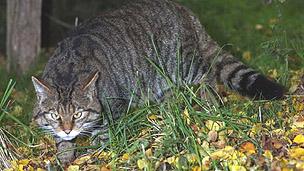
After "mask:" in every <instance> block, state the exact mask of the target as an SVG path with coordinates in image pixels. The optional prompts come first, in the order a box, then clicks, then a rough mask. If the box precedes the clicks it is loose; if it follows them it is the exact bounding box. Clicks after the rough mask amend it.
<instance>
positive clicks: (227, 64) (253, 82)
mask: <svg viewBox="0 0 304 171" xmlns="http://www.w3.org/2000/svg"><path fill="white" fill-rule="evenodd" d="M177 52H180V58H177V55H176V54H177ZM151 61H152V62H151ZM152 63H154V64H156V65H158V66H160V67H161V68H163V69H164V70H165V73H166V74H167V75H168V76H169V77H170V79H171V80H172V82H174V83H177V82H178V81H180V82H183V83H185V84H193V85H195V84H200V83H201V82H202V81H204V83H206V84H209V85H211V86H214V85H215V84H216V81H221V82H223V83H224V84H225V85H226V86H227V87H230V88H231V89H233V90H235V91H237V92H239V93H240V94H242V95H246V96H249V97H252V98H263V99H276V98H281V97H282V96H283V87H281V86H280V85H279V84H277V83H275V82H273V81H271V80H269V79H267V78H266V77H264V76H263V75H261V74H259V73H257V72H256V71H254V70H253V69H251V68H248V67H247V66H245V65H244V64H243V63H241V62H240V61H238V60H237V59H236V58H234V57H233V56H232V55H231V54H230V53H228V52H225V51H223V50H222V49H221V48H220V47H219V46H218V44H217V43H216V42H215V41H213V40H212V39H211V38H210V36H209V35H208V34H207V33H206V31H205V30H204V28H203V27H202V26H201V24H200V22H199V20H198V19H197V17H195V16H194V15H193V14H192V12H191V11H189V10H188V9H186V8H185V7H183V6H180V5H178V4H176V3H174V2H171V1H169V0H136V1H134V2H132V3H130V4H127V5H125V6H123V7H121V8H120V9H117V10H114V11H108V12H106V13H104V14H103V15H101V16H99V17H96V18H93V19H90V20H87V21H85V22H83V23H82V24H81V25H79V26H78V27H76V28H75V29H74V30H73V31H72V32H71V34H70V35H69V36H67V37H66V38H65V39H64V40H62V41H61V42H60V43H59V44H58V47H57V49H56V51H55V52H54V54H53V56H52V57H51V58H50V59H49V61H48V63H47V65H46V67H45V70H44V73H43V76H42V78H41V79H37V78H35V77H33V78H32V81H33V84H34V87H35V90H36V93H37V103H36V106H35V108H34V112H33V120H34V121H35V122H37V123H38V125H40V126H41V127H42V128H44V129H46V130H47V131H49V132H50V133H52V134H53V135H54V136H55V137H56V141H57V143H58V150H59V151H61V150H64V149H65V148H67V147H74V144H73V139H74V138H75V137H77V136H79V135H87V134H95V133H96V130H99V131H104V134H103V135H104V137H102V138H101V139H102V140H103V141H106V139H107V134H106V128H107V122H106V119H103V118H104V117H103V116H101V112H103V111H104V113H107V114H109V113H112V115H113V118H114V119H116V118H118V117H119V116H120V115H121V114H122V113H123V112H124V110H125V109H126V105H127V104H128V102H129V100H130V98H131V96H136V97H138V98H137V99H138V100H137V101H136V100H135V101H134V103H138V102H139V101H140V96H141V95H147V94H148V92H151V95H152V96H150V97H151V100H156V101H157V100H159V99H161V98H162V96H163V95H164V92H166V91H167V90H168V89H170V87H169V86H168V84H167V82H166V80H165V79H164V77H163V76H161V75H160V74H159V73H158V72H157V71H156V69H155V66H153V65H152ZM73 157H74V153H73V152H71V153H69V154H67V155H65V156H63V157H62V158H61V160H62V161H63V162H68V161H70V160H72V159H73Z"/></svg>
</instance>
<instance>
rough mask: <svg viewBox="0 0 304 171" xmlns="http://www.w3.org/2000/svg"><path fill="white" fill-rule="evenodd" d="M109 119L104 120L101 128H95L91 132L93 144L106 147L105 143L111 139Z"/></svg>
mask: <svg viewBox="0 0 304 171" xmlns="http://www.w3.org/2000/svg"><path fill="white" fill-rule="evenodd" d="M108 126H109V125H108V121H106V120H104V122H103V125H102V126H101V128H100V129H95V130H93V131H92V134H91V145H92V146H97V147H101V148H103V147H105V144H106V143H107V142H108V141H109V133H108V130H109V127H108Z"/></svg>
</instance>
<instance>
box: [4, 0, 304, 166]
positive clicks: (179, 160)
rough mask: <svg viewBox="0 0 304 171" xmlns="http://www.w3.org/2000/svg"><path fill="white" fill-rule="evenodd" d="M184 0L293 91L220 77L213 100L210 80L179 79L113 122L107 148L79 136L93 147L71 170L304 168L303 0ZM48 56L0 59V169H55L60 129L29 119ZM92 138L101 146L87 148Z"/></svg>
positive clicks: (229, 45)
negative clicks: (158, 99)
mask: <svg viewBox="0 0 304 171" xmlns="http://www.w3.org/2000/svg"><path fill="white" fill-rule="evenodd" d="M179 1H180V2H181V3H183V4H185V5H186V6H189V7H190V8H191V9H192V10H193V11H194V13H195V14H197V15H198V16H199V17H200V19H201V20H202V23H203V25H205V27H206V29H207V31H208V32H209V33H210V34H211V36H212V37H213V38H214V39H215V40H217V41H218V42H219V43H220V44H221V45H226V46H225V48H226V49H227V50H229V51H231V52H232V53H233V54H234V55H235V56H238V57H239V58H240V59H241V60H242V61H244V62H245V63H247V64H248V65H249V66H252V67H253V68H255V69H257V70H259V71H261V72H262V73H264V74H265V75H267V76H269V77H270V78H271V79H274V80H277V81H278V82H279V83H281V84H282V85H284V86H285V87H286V90H287V92H288V93H287V95H286V98H285V99H284V100H276V101H263V100H256V101H253V100H251V99H248V98H245V97H242V96H239V95H237V94H235V93H234V92H231V91H229V90H227V89H225V88H223V86H219V89H220V95H221V100H220V101H218V103H220V102H222V103H221V104H217V103H213V104H208V103H206V102H205V101H204V100H202V99H200V98H199V96H198V93H197V91H198V89H204V88H205V87H204V85H202V86H201V87H199V88H198V87H187V86H183V85H181V86H175V87H173V88H172V94H173V95H172V96H171V97H168V99H166V100H165V101H164V102H162V103H159V104H158V103H157V104H151V103H150V102H147V103H145V104H144V105H143V106H141V107H139V108H137V109H132V110H131V111H130V112H129V113H127V114H126V115H125V116H123V117H122V118H120V119H119V120H118V121H116V122H115V123H112V124H111V126H110V128H111V129H110V131H109V134H110V141H109V142H108V143H107V144H106V145H105V146H104V147H102V148H96V147H91V146H89V140H88V139H83V138H78V139H77V142H78V144H79V146H80V147H81V148H78V151H79V153H81V154H84V155H82V156H80V157H78V158H77V159H76V160H75V161H74V162H73V163H72V164H71V165H70V166H69V167H68V168H67V170H70V171H77V170H103V171H106V170H156V169H157V168H165V169H167V170H194V171H200V170H231V171H243V170H286V171H287V170H304V97H303V95H304V93H303V92H301V90H299V91H298V92H296V93H295V91H296V89H297V88H299V87H298V86H299V85H300V84H301V76H302V75H303V74H304V70H303V66H304V22H299V21H304V15H302V12H301V9H300V7H301V6H304V1H301V0H299V1H293V2H290V1H283V0H277V1H274V2H273V3H272V4H270V5H265V4H263V3H262V1H261V2H258V1H234V0H227V4H223V2H222V1H221V0H214V1H206V0H202V1H195V0H188V1H183V0H179ZM228 4H229V5H228ZM48 56H49V53H48V52H44V53H42V55H41V61H40V62H38V64H37V66H36V67H34V68H33V69H32V70H31V71H29V72H28V73H27V74H26V75H25V76H23V77H15V76H14V75H11V74H8V73H6V72H5V70H4V68H5V61H4V60H0V78H1V81H0V109H1V110H0V141H1V144H2V146H0V160H1V161H2V164H0V170H3V169H4V168H5V167H6V166H5V164H7V165H10V166H11V168H10V169H6V170H7V171H8V170H48V169H49V170H56V169H55V167H53V166H54V165H56V164H58V160H57V157H56V156H57V155H58V154H57V152H56V148H55V143H54V140H53V138H52V137H51V136H49V135H46V134H43V133H42V132H41V131H40V130H39V129H37V128H36V127H35V126H34V125H32V124H30V123H31V110H32V106H33V103H34V101H35V100H34V99H35V94H34V90H33V87H32V85H31V82H30V76H31V75H41V73H42V72H43V66H44V65H43V64H44V63H45V62H46V58H47V57H48ZM0 59H3V58H1V57H0ZM10 79H12V80H11V81H10ZM296 94H298V95H296ZM84 147H86V148H95V149H96V151H95V153H91V154H87V155H85V153H86V152H85V148H84ZM7 159H10V160H7ZM0 163H1V162H0Z"/></svg>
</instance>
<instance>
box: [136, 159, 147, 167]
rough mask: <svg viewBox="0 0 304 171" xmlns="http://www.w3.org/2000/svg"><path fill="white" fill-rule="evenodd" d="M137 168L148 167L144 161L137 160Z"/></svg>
mask: <svg viewBox="0 0 304 171" xmlns="http://www.w3.org/2000/svg"><path fill="white" fill-rule="evenodd" d="M137 166H138V168H139V169H143V168H146V167H147V166H148V163H147V161H146V160H145V159H139V160H137Z"/></svg>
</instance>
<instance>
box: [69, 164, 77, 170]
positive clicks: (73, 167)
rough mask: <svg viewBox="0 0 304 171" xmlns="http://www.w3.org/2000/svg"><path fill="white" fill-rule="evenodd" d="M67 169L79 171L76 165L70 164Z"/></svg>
mask: <svg viewBox="0 0 304 171" xmlns="http://www.w3.org/2000/svg"><path fill="white" fill-rule="evenodd" d="M67 171H79V166H78V165H70V166H69V167H68V170H67Z"/></svg>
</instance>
